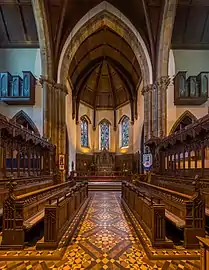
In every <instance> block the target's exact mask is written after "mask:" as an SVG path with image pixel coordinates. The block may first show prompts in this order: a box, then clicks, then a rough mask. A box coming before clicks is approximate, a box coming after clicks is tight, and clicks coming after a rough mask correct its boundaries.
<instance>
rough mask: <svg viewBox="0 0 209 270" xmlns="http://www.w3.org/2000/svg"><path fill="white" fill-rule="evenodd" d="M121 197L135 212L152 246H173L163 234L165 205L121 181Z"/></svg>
mask: <svg viewBox="0 0 209 270" xmlns="http://www.w3.org/2000/svg"><path fill="white" fill-rule="evenodd" d="M122 198H123V200H124V201H125V202H126V204H127V205H128V207H129V208H130V209H131V210H132V211H133V213H134V214H135V216H136V218H137V220H138V222H139V223H140V224H141V226H142V227H143V229H144V231H145V232H146V234H147V235H148V237H149V238H150V240H151V242H152V245H153V247H161V248H163V247H167V248H171V247H173V242H172V241H170V240H168V239H167V238H166V235H165V206H164V205H163V204H160V203H156V202H154V200H153V199H152V198H149V197H147V196H145V195H144V194H142V193H141V192H140V190H139V188H138V187H136V186H135V185H132V184H130V183H128V182H123V183H122Z"/></svg>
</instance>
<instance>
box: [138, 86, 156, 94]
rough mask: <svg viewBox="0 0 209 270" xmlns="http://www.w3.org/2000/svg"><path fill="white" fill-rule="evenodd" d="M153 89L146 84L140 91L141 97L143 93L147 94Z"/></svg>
mask: <svg viewBox="0 0 209 270" xmlns="http://www.w3.org/2000/svg"><path fill="white" fill-rule="evenodd" d="M154 87H155V85H154V84H148V85H146V86H144V87H143V89H142V91H141V93H142V95H144V94H145V93H149V92H150V91H152V90H153V88H154Z"/></svg>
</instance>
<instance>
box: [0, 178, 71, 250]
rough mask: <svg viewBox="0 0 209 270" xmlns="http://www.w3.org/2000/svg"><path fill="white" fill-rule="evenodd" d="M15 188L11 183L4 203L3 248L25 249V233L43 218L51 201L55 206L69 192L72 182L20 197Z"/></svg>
mask: <svg viewBox="0 0 209 270" xmlns="http://www.w3.org/2000/svg"><path fill="white" fill-rule="evenodd" d="M14 186H15V183H14V182H11V184H10V188H9V196H8V198H7V199H6V200H5V202H4V207H3V230H2V243H1V248H23V247H24V238H25V231H26V230H29V229H31V228H32V227H33V226H34V225H35V224H37V222H39V221H40V220H41V219H42V218H43V211H44V207H45V205H46V204H48V203H49V201H51V202H52V204H53V203H54V202H55V201H56V200H57V198H60V197H63V196H64V195H65V194H66V193H67V192H68V191H69V188H70V187H71V182H66V183H62V184H58V185H53V186H50V187H47V188H43V189H40V190H37V191H33V192H30V193H27V194H24V195H19V196H15V195H14Z"/></svg>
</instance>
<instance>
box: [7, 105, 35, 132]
mask: <svg viewBox="0 0 209 270" xmlns="http://www.w3.org/2000/svg"><path fill="white" fill-rule="evenodd" d="M20 119H24V120H25V121H26V122H27V123H28V124H29V125H30V126H31V128H32V130H33V132H34V134H36V135H37V136H39V137H40V132H39V131H38V128H37V127H36V125H35V123H34V122H33V120H32V119H31V118H30V116H29V115H28V114H27V113H26V112H24V111H23V110H21V111H19V112H17V113H16V114H15V115H14V116H13V117H12V120H13V121H15V122H18V121H19V120H20Z"/></svg>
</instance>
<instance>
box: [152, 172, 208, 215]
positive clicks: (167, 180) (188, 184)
mask: <svg viewBox="0 0 209 270" xmlns="http://www.w3.org/2000/svg"><path fill="white" fill-rule="evenodd" d="M199 181H200V185H201V188H202V191H203V194H204V197H205V214H206V215H207V216H209V179H207V178H200V180H199ZM150 183H151V184H153V185H157V186H160V187H164V188H168V189H170V190H174V191H177V192H180V193H184V194H187V195H190V196H192V195H193V194H194V191H195V188H194V185H193V183H194V178H193V179H192V178H189V177H178V176H176V177H172V176H166V175H152V176H151V182H150Z"/></svg>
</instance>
